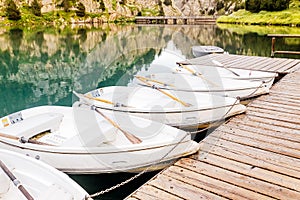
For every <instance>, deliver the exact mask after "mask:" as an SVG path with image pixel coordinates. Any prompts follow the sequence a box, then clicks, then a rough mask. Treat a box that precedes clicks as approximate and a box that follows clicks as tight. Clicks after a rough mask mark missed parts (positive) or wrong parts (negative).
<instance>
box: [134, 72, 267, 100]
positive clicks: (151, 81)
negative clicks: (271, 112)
mask: <svg viewBox="0 0 300 200" xmlns="http://www.w3.org/2000/svg"><path fill="white" fill-rule="evenodd" d="M145 80H146V81H145ZM134 83H135V84H139V85H143V86H149V85H150V86H153V85H154V86H155V87H159V88H161V89H166V90H176V91H185V92H193V93H206V94H216V95H220V96H226V97H235V98H240V99H247V98H251V97H255V96H258V95H262V94H267V93H268V92H269V88H268V87H267V86H266V85H265V84H264V83H263V82H261V81H247V80H235V79H231V78H220V77H205V76H203V75H201V74H197V75H193V74H174V73H157V74H151V75H149V76H146V77H139V76H136V78H135V80H134V81H133V84H134Z"/></svg>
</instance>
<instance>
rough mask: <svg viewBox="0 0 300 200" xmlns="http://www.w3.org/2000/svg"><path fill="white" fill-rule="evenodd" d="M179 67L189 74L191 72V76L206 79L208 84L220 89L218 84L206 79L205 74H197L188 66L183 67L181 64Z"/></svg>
mask: <svg viewBox="0 0 300 200" xmlns="http://www.w3.org/2000/svg"><path fill="white" fill-rule="evenodd" d="M179 66H180V67H182V68H183V69H186V70H187V71H188V72H190V73H191V74H193V75H195V76H198V77H200V78H202V79H204V80H205V81H206V82H208V83H210V84H211V85H214V86H216V87H218V85H217V84H216V83H214V82H212V81H211V80H209V79H207V78H205V77H204V76H203V74H201V73H199V72H196V71H194V70H192V69H191V68H189V67H188V66H186V65H183V64H181V63H179Z"/></svg>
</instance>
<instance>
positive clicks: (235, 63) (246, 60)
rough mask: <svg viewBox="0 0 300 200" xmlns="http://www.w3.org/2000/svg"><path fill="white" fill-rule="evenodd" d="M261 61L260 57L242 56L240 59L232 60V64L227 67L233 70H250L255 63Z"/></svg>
mask: <svg viewBox="0 0 300 200" xmlns="http://www.w3.org/2000/svg"><path fill="white" fill-rule="evenodd" d="M260 61H261V59H260V57H250V56H246V57H244V56H243V57H242V56H241V57H240V58H239V59H235V60H232V62H230V63H228V64H227V66H228V67H232V68H243V69H250V68H252V65H253V64H254V63H256V62H260Z"/></svg>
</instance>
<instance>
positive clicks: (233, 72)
mask: <svg viewBox="0 0 300 200" xmlns="http://www.w3.org/2000/svg"><path fill="white" fill-rule="evenodd" d="M212 62H213V63H214V64H215V65H217V66H218V67H223V68H225V69H226V70H228V71H230V72H231V73H232V74H234V75H236V76H240V75H239V74H238V73H236V72H235V71H233V70H231V69H229V68H228V67H226V66H225V65H223V64H222V63H220V62H218V61H216V60H212Z"/></svg>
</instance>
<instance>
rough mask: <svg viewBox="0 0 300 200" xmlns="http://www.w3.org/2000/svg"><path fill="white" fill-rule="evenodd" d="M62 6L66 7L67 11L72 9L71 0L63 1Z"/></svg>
mask: <svg viewBox="0 0 300 200" xmlns="http://www.w3.org/2000/svg"><path fill="white" fill-rule="evenodd" d="M62 6H63V7H64V11H65V12H69V11H70V2H69V0H63V1H62Z"/></svg>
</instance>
